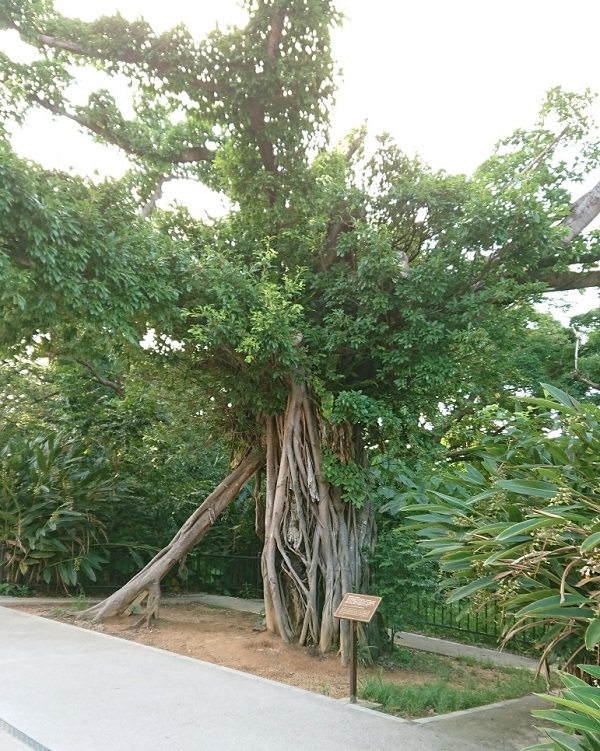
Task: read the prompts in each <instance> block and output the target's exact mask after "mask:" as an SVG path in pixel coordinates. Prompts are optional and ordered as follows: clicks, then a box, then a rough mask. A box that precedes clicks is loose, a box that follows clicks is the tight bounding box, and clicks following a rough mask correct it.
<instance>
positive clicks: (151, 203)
mask: <svg viewBox="0 0 600 751" xmlns="http://www.w3.org/2000/svg"><path fill="white" fill-rule="evenodd" d="M167 180H168V178H167V176H166V175H161V176H160V177H159V178H158V182H157V184H156V188H155V189H154V192H153V193H152V195H151V196H150V198H149V199H148V202H147V203H146V205H145V206H144V207H143V208H142V210H141V212H140V213H141V215H142V218H143V219H147V218H148V217H149V216H150V214H151V213H152V212H153V211H154V209H155V208H156V204H157V202H158V201H160V199H161V198H162V194H163V190H162V189H163V185H164V184H165V183H166V182H167Z"/></svg>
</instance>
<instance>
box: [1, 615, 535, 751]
mask: <svg viewBox="0 0 600 751" xmlns="http://www.w3.org/2000/svg"><path fill="white" fill-rule="evenodd" d="M0 635H1V636H0V751H30V750H31V749H35V750H36V751H107V750H109V751H205V750H206V751H209V750H210V751H234V749H239V748H242V749H244V751H259V750H260V751H276V750H277V751H282V750H285V751H370V750H371V749H372V750H373V751H381V749H383V748H387V749H390V751H392V750H395V749H402V751H517V749H521V748H522V747H523V746H525V745H528V744H530V743H533V742H535V741H536V740H537V739H538V737H539V733H538V731H536V730H535V729H534V728H533V727H532V722H531V719H530V716H529V712H530V710H531V708H532V706H533V705H534V704H536V703H537V702H538V700H534V699H531V698H530V699H526V700H518V701H514V702H507V703H505V704H503V705H499V706H497V707H492V708H488V709H485V710H478V711H473V710H471V711H469V712H466V713H458V714H457V715H448V716H446V717H440V718H435V719H434V720H431V721H428V720H425V721H418V722H405V721H403V720H400V719H397V718H393V717H389V716H387V715H384V714H382V713H380V712H375V711H372V710H369V709H365V708H363V707H360V706H351V705H349V704H347V703H344V702H341V701H337V700H335V699H330V698H328V697H325V696H320V695H318V694H313V693H310V692H308V691H303V690H301V689H297V688H294V687H291V686H286V685H283V684H280V683H275V682H273V681H268V680H265V679H263V678H258V677H256V676H252V675H248V674H246V673H240V672H238V671H234V670H230V669H228V668H223V667H220V666H217V665H211V664H208V663H204V662H201V661H199V660H193V659H190V658H187V657H183V656H180V655H175V654H171V653H169V652H164V651H162V650H158V649H154V648H152V647H147V646H143V645H139V644H136V643H134V642H129V641H125V640H122V639H118V638H115V637H112V636H108V635H106V634H102V633H98V632H95V631H90V630H86V629H81V628H78V627H76V626H71V625H67V624H64V623H58V622H55V621H51V620H47V619H44V618H39V617H37V616H34V615H29V614H27V613H23V612H19V611H15V610H10V609H8V608H4V607H0Z"/></svg>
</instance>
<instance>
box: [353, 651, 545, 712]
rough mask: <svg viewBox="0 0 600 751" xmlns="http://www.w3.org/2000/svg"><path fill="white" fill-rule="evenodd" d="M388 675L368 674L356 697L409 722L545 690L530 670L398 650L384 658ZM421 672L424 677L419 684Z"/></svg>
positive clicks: (541, 682)
mask: <svg viewBox="0 0 600 751" xmlns="http://www.w3.org/2000/svg"><path fill="white" fill-rule="evenodd" d="M386 667H387V668H388V669H390V668H391V669H392V673H390V672H388V673H387V675H386V674H384V672H383V670H382V671H381V673H380V674H379V675H376V676H370V677H368V678H365V679H364V680H363V681H362V682H361V686H360V689H359V695H360V698H361V699H366V700H368V701H373V702H376V703H378V704H381V705H383V710H384V711H385V712H389V713H391V714H395V715H398V716H401V717H406V718H414V717H425V716H428V715H435V714H445V713H447V712H457V711H459V710H461V709H470V708H472V707H480V706H483V705H484V704H493V703H494V702H497V701H503V700H506V699H517V698H519V697H521V696H527V695H528V694H531V693H533V692H535V691H545V690H546V684H545V681H544V680H543V679H541V678H538V679H537V680H534V676H533V673H532V672H531V671H530V670H525V669H522V668H512V667H499V666H497V665H493V664H491V663H489V662H479V661H477V660H473V659H472V658H468V659H464V660H463V659H460V658H458V659H453V658H447V657H442V656H440V655H434V654H427V653H424V652H411V651H410V650H407V649H403V648H398V649H396V650H394V653H393V654H392V655H391V656H390V658H389V659H388V660H386ZM396 669H398V670H399V672H400V677H401V672H402V670H403V669H404V670H409V671H411V672H413V673H418V674H419V677H420V678H421V681H420V682H418V683H417V682H416V681H415V682H414V683H412V684H406V683H401V682H399V681H395V680H394V675H393V671H394V670H396ZM424 674H425V675H426V676H427V677H426V678H425V679H424V680H422V679H423V676H424Z"/></svg>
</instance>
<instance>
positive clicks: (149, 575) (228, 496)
mask: <svg viewBox="0 0 600 751" xmlns="http://www.w3.org/2000/svg"><path fill="white" fill-rule="evenodd" d="M262 463H263V458H262V457H258V456H257V455H256V454H253V455H251V456H248V457H246V458H245V459H244V460H243V461H241V462H240V463H239V464H238V466H237V467H236V468H235V469H234V470H233V472H231V474H230V475H228V476H227V477H226V478H225V479H224V480H223V482H221V483H220V484H219V485H218V486H217V487H216V488H215V490H213V492H212V493H211V494H210V495H209V496H208V497H207V498H206V500H205V501H204V503H202V505H201V506H199V507H198V508H197V509H196V511H194V513H193V514H192V515H191V516H190V518H189V519H188V520H187V521H186V522H185V524H184V525H183V526H182V527H181V529H180V530H179V531H178V532H177V534H176V535H175V537H174V538H173V539H172V540H171V542H170V543H169V544H168V545H167V546H166V547H165V548H163V549H162V550H161V551H160V552H159V553H157V554H156V555H155V556H154V558H153V559H152V560H151V561H150V562H149V563H147V564H146V566H144V568H143V569H142V570H141V571H140V572H139V573H138V574H136V575H135V576H134V577H133V578H132V579H130V580H129V581H128V582H127V584H125V585H124V586H123V587H121V589H119V590H118V591H117V592H115V593H114V594H112V595H110V597H107V598H106V600H103V601H102V602H100V603H98V604H97V605H93V606H92V607H91V608H88V609H87V610H84V611H82V612H81V613H79V615H78V617H79V618H84V619H90V620H95V621H98V620H101V619H102V618H108V617H110V616H114V615H121V614H122V613H124V612H126V611H127V610H129V611H130V612H131V611H133V612H135V610H136V609H137V608H138V607H141V605H142V604H143V603H144V602H145V603H146V607H145V612H144V613H143V615H142V616H141V618H140V619H139V621H138V623H141V622H146V623H148V622H149V621H150V619H151V618H152V617H155V616H156V614H157V612H158V605H159V601H160V582H161V580H162V579H163V578H164V577H165V576H166V575H167V574H168V572H169V571H170V570H171V569H172V568H173V566H174V565H175V564H176V563H177V562H178V561H180V560H181V559H182V558H184V556H185V555H187V553H188V552H189V551H190V550H191V549H192V548H193V547H194V545H196V543H197V542H198V541H199V540H200V539H201V538H202V537H203V535H204V534H205V533H206V532H207V531H208V529H209V528H210V526H211V525H212V524H214V522H215V521H216V519H217V517H218V516H219V515H220V514H221V512H222V511H223V510H224V509H225V508H226V506H227V505H228V504H229V503H231V501H233V500H234V499H235V498H236V497H237V495H238V494H239V493H240V491H241V490H242V488H243V487H244V485H245V484H246V483H247V482H248V481H249V480H250V478H251V477H252V476H253V475H254V474H255V473H256V472H257V470H258V469H259V467H260V466H261V465H262ZM136 625H137V624H136Z"/></svg>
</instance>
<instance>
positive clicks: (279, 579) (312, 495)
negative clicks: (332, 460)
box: [262, 383, 375, 665]
mask: <svg viewBox="0 0 600 751" xmlns="http://www.w3.org/2000/svg"><path fill="white" fill-rule="evenodd" d="M266 440H267V468H266V470H267V471H266V508H265V545H264V549H263V555H262V570H263V581H264V588H265V618H266V625H267V629H268V630H270V631H273V632H274V633H277V634H279V635H280V636H281V637H282V639H283V640H284V641H286V642H291V641H292V640H295V639H297V640H298V641H299V642H300V644H309V643H311V644H315V645H317V646H318V648H319V649H320V651H322V652H326V651H328V650H329V649H331V647H332V645H333V643H334V642H336V641H338V640H339V647H340V655H341V659H342V664H343V665H345V664H347V662H348V658H349V654H350V630H349V627H348V626H349V624H348V622H347V621H338V620H337V619H335V618H334V617H333V613H334V612H335V609H336V608H337V606H338V604H339V603H340V601H341V599H342V596H343V595H344V594H345V593H346V592H364V591H365V590H366V587H367V585H368V566H367V561H366V555H365V554H366V552H368V551H369V550H370V549H372V546H373V544H374V540H375V521H374V511H373V507H372V504H371V503H369V502H367V503H365V504H364V505H363V506H362V507H361V508H358V507H357V506H355V505H353V504H350V503H345V502H344V501H342V498H341V493H340V489H339V488H336V487H333V486H331V485H329V484H328V483H327V482H325V480H324V479H323V455H322V451H321V445H322V444H323V445H327V446H328V447H329V448H330V449H331V450H332V451H334V453H335V454H336V455H337V456H338V457H339V458H340V459H341V460H342V461H350V462H353V461H355V460H356V458H357V455H356V437H355V435H354V431H353V429H352V426H350V425H342V426H331V425H326V424H325V423H324V421H323V420H322V419H320V416H319V415H318V412H317V409H316V407H315V404H314V402H313V401H312V399H311V398H310V396H309V394H308V391H307V388H306V386H305V385H303V384H297V383H293V384H292V386H291V390H290V395H289V399H288V404H287V408H286V411H285V414H284V415H283V416H282V417H275V418H270V419H269V420H268V422H267V436H266Z"/></svg>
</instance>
